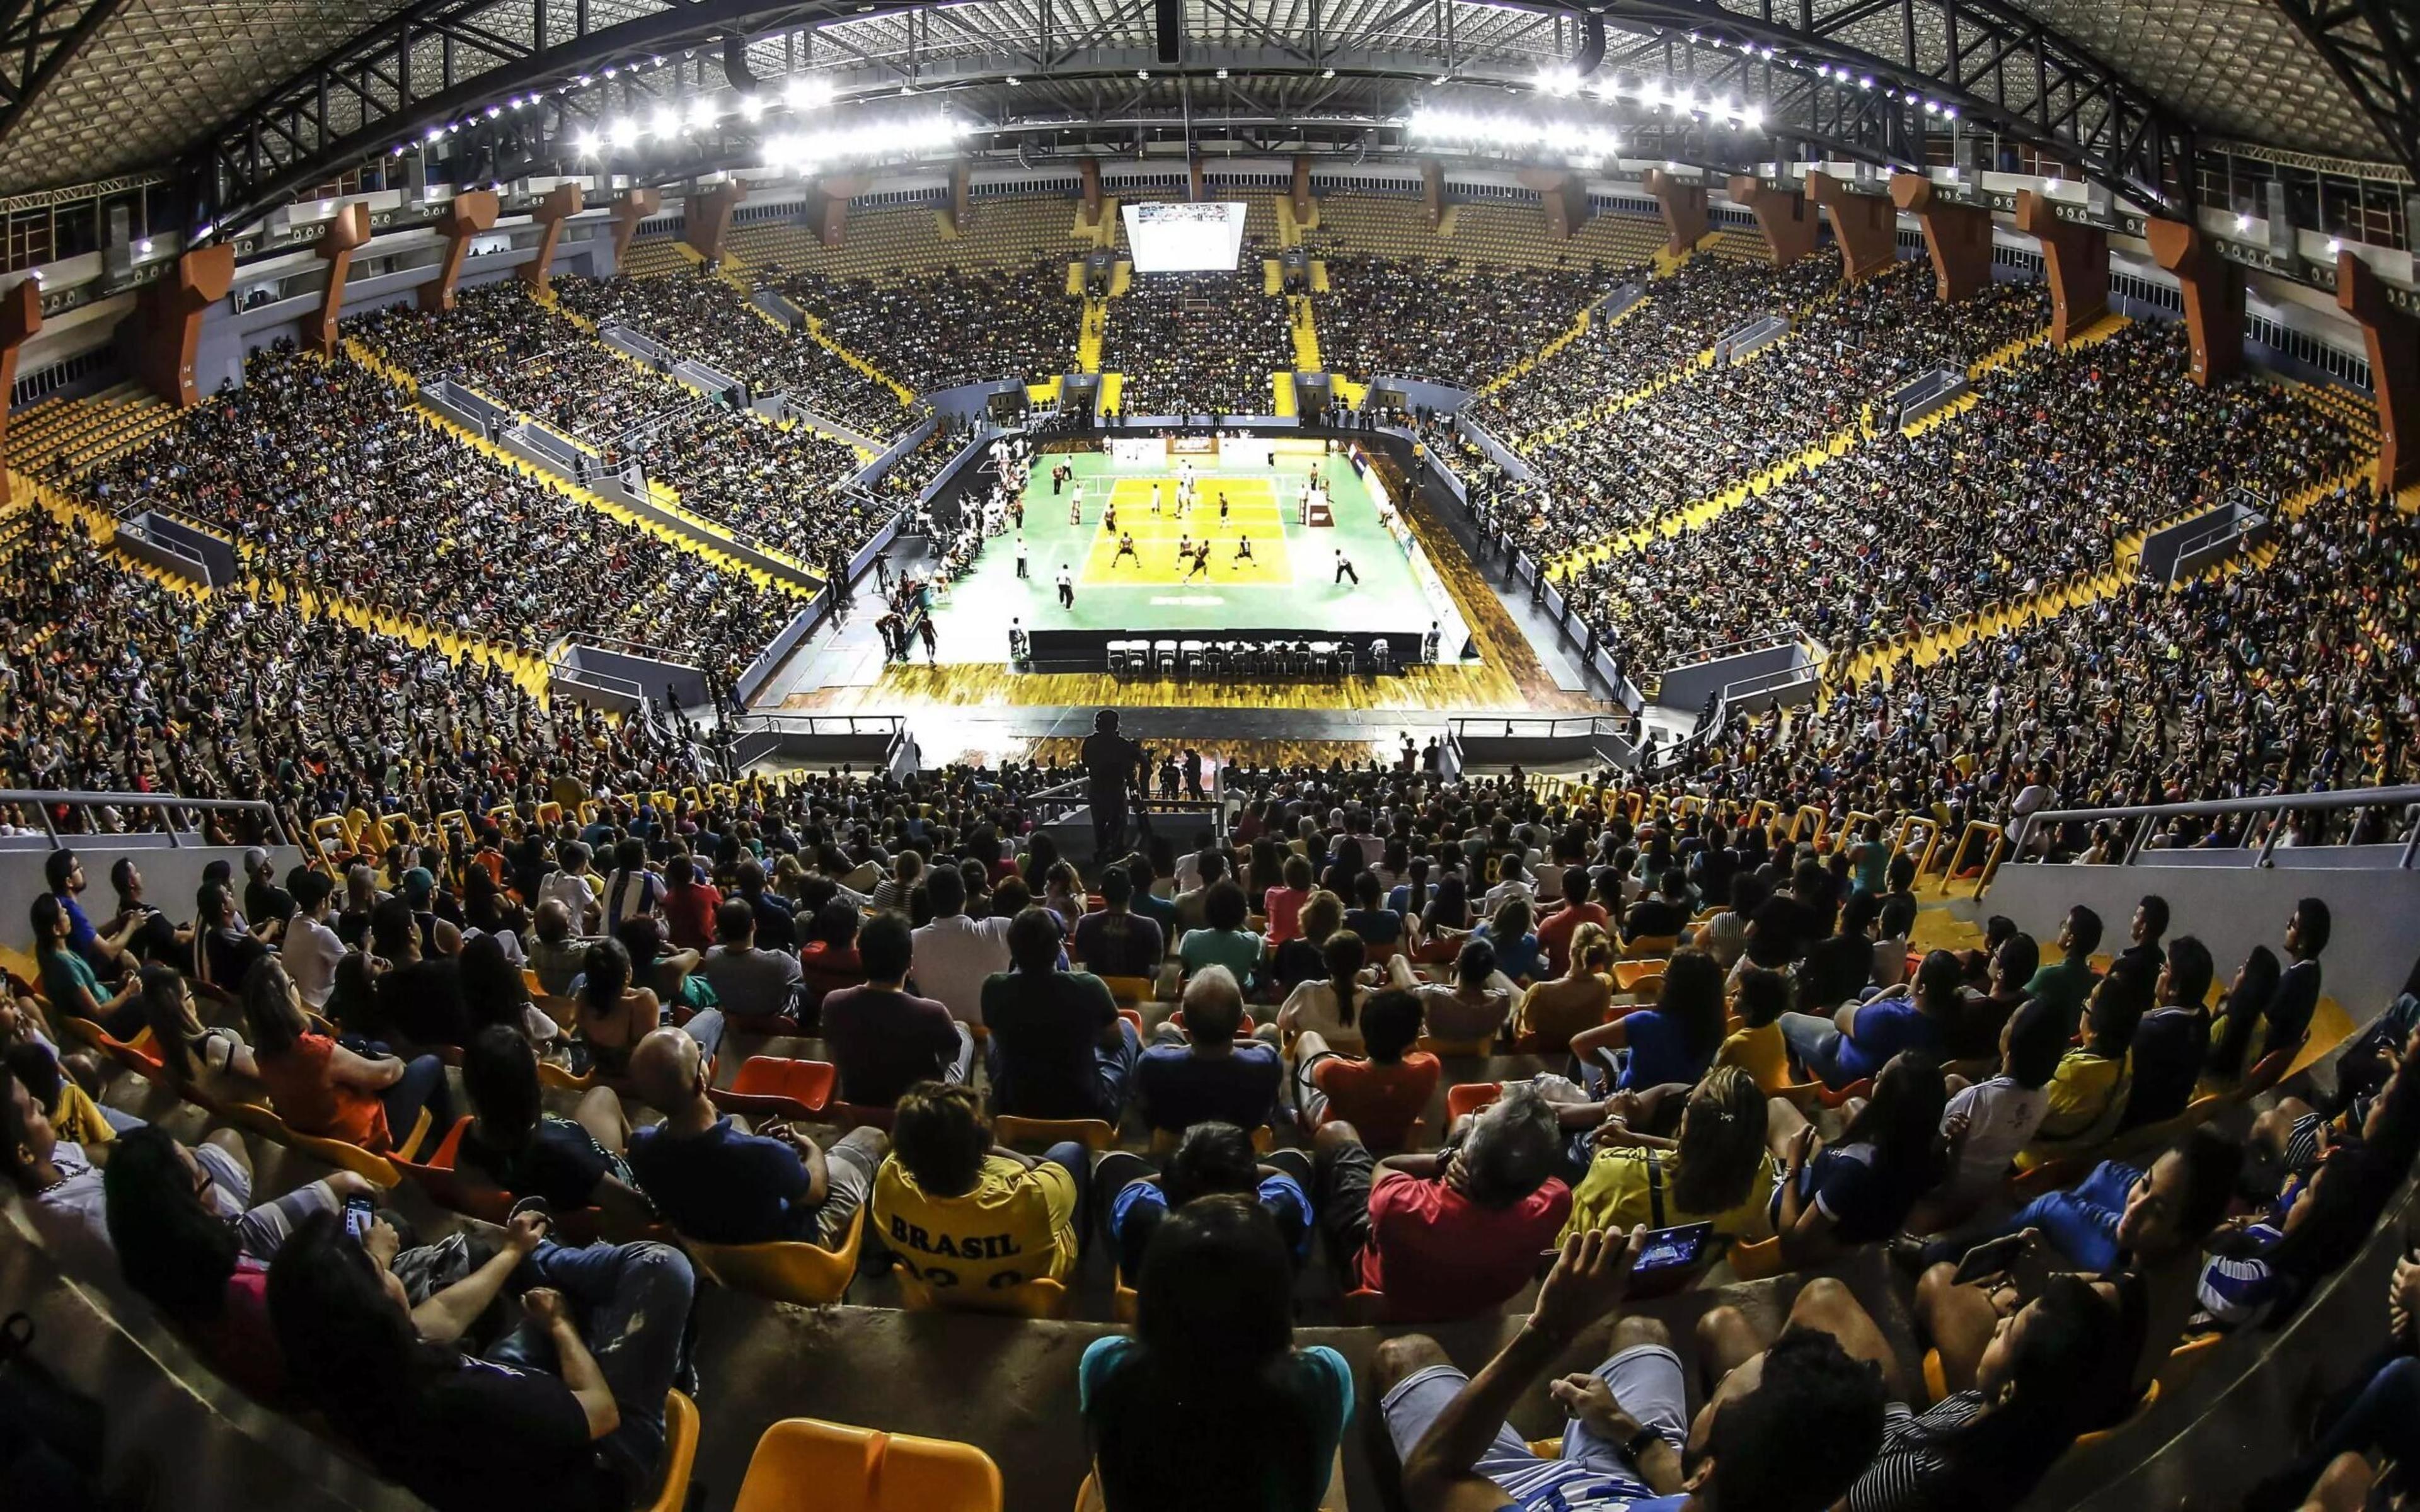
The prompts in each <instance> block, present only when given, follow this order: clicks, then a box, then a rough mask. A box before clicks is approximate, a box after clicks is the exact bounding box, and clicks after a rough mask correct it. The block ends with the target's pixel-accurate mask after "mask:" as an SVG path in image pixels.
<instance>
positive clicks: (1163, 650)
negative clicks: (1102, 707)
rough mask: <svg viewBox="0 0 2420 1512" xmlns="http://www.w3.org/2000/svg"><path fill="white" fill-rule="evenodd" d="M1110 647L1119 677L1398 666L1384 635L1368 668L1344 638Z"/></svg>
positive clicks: (1312, 673) (1295, 673) (1319, 672)
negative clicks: (1393, 660)
mask: <svg viewBox="0 0 2420 1512" xmlns="http://www.w3.org/2000/svg"><path fill="white" fill-rule="evenodd" d="M1371 652H1372V654H1371V656H1370V660H1369V663H1368V665H1367V666H1366V667H1365V666H1363V664H1362V663H1361V661H1360V658H1359V657H1357V656H1355V654H1354V651H1353V645H1352V642H1350V641H1345V640H1112V641H1110V642H1109V672H1110V674H1111V675H1112V676H1116V677H1259V678H1272V677H1350V676H1352V675H1353V674H1354V673H1355V672H1356V671H1391V670H1392V665H1393V664H1392V658H1391V657H1390V656H1389V655H1388V650H1387V642H1386V641H1385V640H1377V641H1374V642H1373V643H1372V647H1371Z"/></svg>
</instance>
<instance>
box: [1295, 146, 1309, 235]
mask: <svg viewBox="0 0 2420 1512" xmlns="http://www.w3.org/2000/svg"><path fill="white" fill-rule="evenodd" d="M1293 199H1294V219H1295V224H1297V225H1299V224H1302V223H1303V222H1305V221H1308V220H1310V219H1311V155H1310V154H1309V153H1306V152H1297V153H1295V155H1294V190H1293Z"/></svg>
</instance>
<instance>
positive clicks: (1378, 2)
mask: <svg viewBox="0 0 2420 1512" xmlns="http://www.w3.org/2000/svg"><path fill="white" fill-rule="evenodd" d="M2322 3H2325V0H1797V3H1795V4H1792V3H1791V0H1779V3H1776V0H1592V3H1591V8H1597V9H1601V10H1602V11H1603V12H1604V13H1605V15H1606V19H1607V21H1608V23H1609V24H1610V27H1611V36H1610V38H1609V46H1608V51H1607V55H1606V67H1607V68H1608V69H1611V68H1617V67H1620V66H1621V64H1622V63H1623V62H1624V61H1625V60H1631V59H1637V58H1638V57H1640V56H1641V55H1642V53H1643V51H1644V50H1646V49H1651V48H1662V47H1664V46H1665V45H1666V39H1669V38H1671V37H1674V36H1676V35H1677V34H1679V33H1681V32H1683V31H1685V30H1689V29H1692V28H1694V27H1699V26H1706V27H1711V28H1713V29H1715V30H1727V29H1730V28H1731V27H1732V26H1734V25H1738V26H1744V27H1745V28H1746V29H1747V30H1749V31H1750V32H1754V31H1755V30H1756V29H1757V28H1758V27H1760V26H1761V27H1762V28H1764V29H1765V35H1767V36H1768V37H1769V36H1771V35H1772V33H1773V31H1774V29H1776V28H1778V29H1781V30H1785V31H1794V32H1799V33H1803V34H1812V35H1819V36H1821V37H1822V38H1823V39H1825V42H1826V45H1827V46H1830V47H1834V48H1841V49H1849V50H1853V51H1854V52H1860V53H1865V54H1876V55H1880V56H1882V57H1884V58H1886V59H1887V58H1896V57H1908V56H1912V57H1914V58H1916V59H1917V60H1919V61H1922V60H1924V59H1927V58H1931V59H1932V60H1933V66H1935V67H1945V68H1946V65H1944V64H1943V63H1942V62H1941V60H1942V59H1944V58H1946V56H1947V52H1948V49H1949V47H1950V46H1951V44H1952V43H1953V42H1955V43H1956V44H1957V45H1958V47H1959V49H1960V55H1961V59H1962V63H1963V64H1965V66H1967V67H1969V68H1972V67H1974V66H1975V60H1976V58H1977V56H1978V54H1977V53H1975V52H1974V51H1971V50H1972V49H1974V48H1975V47H1976V45H1977V44H1976V43H1975V40H1974V38H1975V35H1976V34H1977V33H1978V31H1981V30H1983V29H1985V28H1986V27H1990V26H2000V27H2004V28H2007V29H2008V30H2009V33H2010V34H2011V35H2013V34H2014V33H2015V32H2016V31H2018V30H2023V31H2025V32H2029V33H2032V34H2034V35H2036V36H2040V37H2045V38H2047V39H2049V41H2050V42H2051V43H2052V44H2054V45H2055V48H2056V49H2057V50H2058V51H2060V52H2061V53H2064V54H2071V55H2073V56H2075V57H2079V58H2083V59H2086V61H2087V62H2088V63H2089V65H2090V66H2092V67H2093V68H2096V69H2099V68H2102V67H2105V69H2106V70H2107V71H2108V72H2109V73H2111V74H2114V75H2117V76H2119V77H2121V78H2122V80H2123V81H2124V82H2125V83H2126V84H2127V85H2132V86H2133V87H2134V88H2136V89H2138V90H2139V91H2140V92H2141V94H2142V95H2143V96H2144V97H2146V100H2147V101H2148V102H2149V104H2150V105H2151V106H2152V107H2154V108H2155V109H2160V110H2164V112H2166V113H2172V114H2173V116H2175V117H2176V118H2177V120H2178V121H2179V122H2180V124H2183V125H2185V126H2188V127H2191V128H2193V129H2195V130H2197V131H2202V132H2205V133H2208V134H2211V135H2214V136H2225V137H2233V138H2241V139H2244V140H2248V141H2252V142H2257V143H2259V144H2261V145H2264V146H2269V147H2285V148H2290V149H2296V150H2301V151H2307V152H2315V153H2324V154H2328V155H2332V156H2336V157H2342V158H2348V159H2354V160H2364V161H2382V162H2399V163H2402V164H2403V165H2405V166H2406V167H2407V168H2408V167H2409V166H2410V164H2411V161H2412V156H2413V153H2414V150H2415V147H2414V143H2413V142H2412V141H2411V140H2408V139H2407V138H2409V137H2410V136H2411V134H2412V123H2413V121H2414V120H2415V118H2420V115H2415V112H2414V111H2413V109H2412V101H2413V97H2414V93H2415V88H2420V85H2415V81H2414V74H2415V72H2420V69H2415V66H2414V62H2413V58H2414V55H2415V53H2420V20H2415V19H2412V14H2413V12H2414V10H2415V9H2420V8H2412V7H2409V6H2408V5H2406V4H2405V0H2335V4H2334V6H2333V8H2332V9H2329V10H2326V11H2316V10H2315V9H2314V7H2315V6H2317V5H2319V4H2322ZM1184 7H1185V15H1186V26H1187V39H1188V45H1190V46H1202V47H1215V48H1222V49H1233V50H1239V55H1241V54H1243V53H1253V54H1256V55H1258V56H1260V57H1263V58H1264V59H1265V60H1266V68H1267V69H1269V70H1270V71H1272V72H1275V73H1281V74H1302V73H1304V72H1306V71H1307V70H1308V73H1309V81H1310V82H1309V85H1307V86H1305V85H1302V84H1301V83H1299V82H1298V81H1297V82H1293V83H1289V84H1288V85H1287V87H1288V88H1289V89H1294V90H1295V91H1296V93H1295V96H1294V97H1293V98H1294V99H1295V100H1296V101H1297V102H1299V101H1301V100H1310V99H1311V98H1313V97H1323V92H1322V90H1321V88H1320V87H1319V86H1320V85H1329V84H1332V85H1333V87H1331V88H1328V89H1327V90H1326V91H1325V96H1324V97H1323V98H1326V97H1333V98H1336V99H1338V100H1343V101H1347V102H1350V101H1351V100H1353V99H1354V98H1355V95H1354V90H1355V85H1353V82H1352V80H1351V79H1350V78H1349V77H1348V78H1347V79H1345V80H1344V81H1342V83H1336V82H1334V81H1328V80H1323V79H1321V78H1320V76H1319V73H1318V71H1317V69H1318V67H1319V66H1322V65H1324V66H1327V67H1335V68H1340V69H1344V70H1345V71H1346V73H1347V74H1348V75H1350V74H1354V73H1359V74H1360V75H1361V76H1362V77H1364V78H1369V77H1372V76H1376V77H1379V78H1382V79H1386V78H1392V79H1395V80H1397V81H1402V82H1409V81H1412V80H1415V79H1419V80H1421V81H1422V82H1425V75H1426V73H1427V70H1430V69H1442V71H1443V72H1444V73H1455V72H1459V71H1460V70H1463V69H1495V70H1497V72H1499V73H1503V72H1506V71H1509V70H1520V69H1541V68H1548V67H1553V66H1556V65H1559V64H1561V63H1563V62H1566V61H1568V60H1569V59H1570V58H1571V57H1572V56H1573V55H1574V54H1575V52H1576V51H1577V48H1578V44H1579V40H1580V36H1581V26H1580V23H1579V21H1578V19H1577V16H1576V14H1575V10H1574V9H1573V8H1569V7H1553V6H1545V5H1540V4H1535V3H1520V4H1504V3H1479V0H1184ZM1953 11H1954V12H1956V14H1955V15H1953V14H1952V12H1953ZM0 17H5V18H6V24H5V26H0V41H5V42H6V44H7V45H6V47H5V48H0V60H5V61H0V193H5V192H14V191H19V190H23V189H29V188H34V187H38V186H43V185H51V184H59V183H68V182H75V181H81V180H85V179H92V178H99V177H103V176H106V175H110V174H115V173H122V172H127V171H132V170H136V169H142V168H150V167H160V166H164V165H167V164H168V163H170V162H173V161H175V160H177V159H178V158H180V157H184V156H186V155H188V154H194V153H196V152H197V151H200V150H203V149H207V148H209V147H210V146H211V144H212V143H213V140H214V139H216V140H217V141H218V142H219V143H220V144H221V147H220V150H221V151H222V153H223V154H224V152H225V141H226V138H227V135H228V132H229V130H230V128H231V125H233V126H235V127H236V129H239V130H249V131H253V132H254V133H255V135H256V137H259V138H261V139H263V143H264V146H263V150H265V152H266V153H267V155H268V156H269V157H271V158H275V159H277V160H278V161H279V162H281V163H287V164H290V165H294V166H297V167H300V166H302V165H303V164H305V163H307V164H308V165H309V166H310V167H312V168H314V169H324V168H325V167H326V159H327V157H328V154H329V151H330V149H332V148H335V147H351V146H358V145H361V144H360V143H356V142H354V141H353V138H355V137H359V138H361V139H363V141H366V138H368V137H369V136H370V135H372V134H375V132H376V131H378V130H379V129H380V128H382V127H383V128H388V129H392V127H393V126H394V125H395V124H396V123H397V122H400V121H401V120H402V118H403V116H404V115H405V114H406V112H405V111H404V110H403V109H401V108H399V107H405V106H410V105H417V104H425V103H428V102H431V101H434V100H440V99H445V98H449V97H452V96H456V95H460V94H462V93H463V92H464V91H465V90H471V91H473V92H475V87H476V85H477V83H478V80H479V78H480V76H481V75H483V74H489V73H492V74H493V75H494V77H495V78H496V79H497V80H498V81H499V82H498V83H497V84H496V85H494V89H495V91H496V92H497V93H499V94H501V93H502V92H503V91H504V90H505V89H507V88H517V87H519V86H520V83H521V82H523V81H524V76H525V75H529V76H530V77H529V78H528V80H527V82H537V81H536V79H535V77H534V75H535V72H536V71H537V70H535V69H533V68H532V67H531V65H534V64H535V63H537V62H539V61H541V60H552V61H555V62H561V61H563V60H565V59H567V58H570V57H571V56H572V55H573V54H577V53H580V52H581V51H582V49H583V48H584V47H585V46H586V44H587V43H589V42H591V41H594V42H595V43H596V44H597V46H596V49H595V52H596V57H597V62H599V63H600V64H601V63H602V62H603V61H605V60H606V58H607V57H608V56H610V55H611V53H612V51H613V49H612V44H611V43H610V41H609V40H608V39H610V38H611V37H612V36H613V31H614V29H615V28H617V27H619V28H621V29H622V30H624V31H627V32H632V33H634V34H635V33H639V32H644V33H646V34H648V35H650V36H652V37H654V38H656V39H657V40H655V41H654V42H653V43H651V44H650V45H652V46H654V47H671V48H678V47H681V46H684V45H686V46H688V47H691V48H696V47H698V46H700V44H705V46H706V55H708V56H709V57H710V56H711V55H712V51H713V48H714V46H715V44H716V38H717V35H718V34H720V33H721V32H724V31H728V30H737V31H739V32H742V33H744V34H745V35H746V36H747V37H749V38H750V39H751V45H750V60H751V65H752V67H753V68H754V69H756V71H758V72H759V73H761V74H765V75H768V76H771V75H778V74H780V73H783V72H785V71H788V69H790V68H792V67H797V66H801V65H802V63H812V64H814V65H815V66H833V67H843V68H871V69H878V70H890V71H892V72H895V73H897V74H898V76H899V77H900V78H901V79H902V80H903V81H905V80H909V79H913V78H916V77H918V76H919V75H920V73H922V72H923V70H927V69H935V68H943V69H948V68H952V67H956V68H960V69H964V68H965V67H966V66H967V65H968V64H969V62H970V60H971V61H974V62H980V61H981V60H985V59H990V60H994V61H995V62H996V63H1000V64H1001V66H1004V67H1008V68H1016V67H1019V66H1020V64H1022V66H1023V68H1024V70H1025V74H1026V75H1028V76H1029V77H1024V78H1022V79H1021V81H1020V82H1021V84H1024V85H1030V86H1032V87H1033V88H1034V89H1036V90H1037V91H1041V92H1038V93H1037V94H1035V95H1034V96H1033V97H1032V99H1034V100H1038V101H1042V102H1045V104H1046V105H1047V107H1051V108H1065V109H1070V110H1076V109H1081V108H1084V107H1085V106H1086V104H1087V103H1088V102H1091V103H1097V100H1098V93H1097V90H1096V89H1091V88H1089V87H1088V86H1085V85H1076V86H1074V87H1072V88H1070V87H1069V86H1068V85H1052V84H1051V83H1050V81H1049V76H1050V75H1051V74H1052V73H1054V72H1056V71H1058V70H1059V66H1060V65H1061V64H1062V63H1063V62H1066V61H1069V60H1079V59H1082V58H1085V57H1090V56H1097V55H1103V54H1117V53H1121V52H1130V51H1137V50H1141V51H1148V50H1150V49H1151V48H1152V47H1153V44H1154V39H1155V33H1154V21H1153V6H1152V5H1151V4H1150V3H1149V0H959V3H953V4H940V5H932V6H902V5H892V6H888V7H876V6H875V5H872V4H835V3H831V0H821V3H812V0H791V3H789V4H787V5H767V4H762V3H758V4H752V5H751V4H740V3H735V0H681V3H677V4H664V3H661V0H412V3H411V4H409V5H397V4H396V3H395V0H242V3H233V4H231V3H226V0H0ZM625 23H638V24H636V25H627V24H625ZM1961 26H1963V27H1965V29H1966V31H1965V36H1964V37H1961V36H1960V35H1959V28H1960V27H1961ZM382 29H383V31H382ZM380 35H384V36H387V37H389V38H390V39H393V38H396V37H398V36H400V37H401V38H402V39H403V40H402V41H401V43H400V45H401V47H403V48H404V49H406V50H408V54H409V56H410V58H411V64H410V68H409V73H410V75H411V79H410V88H409V91H408V95H407V94H405V93H404V92H402V91H399V90H397V89H396V85H397V84H398V83H399V82H400V81H398V80H397V79H396V78H395V77H394V75H395V74H396V73H397V72H400V71H403V70H401V69H396V68H394V67H393V60H394V59H396V58H400V57H401V56H403V55H405V53H404V52H401V51H396V50H395V49H394V48H393V47H390V48H389V51H388V58H389V66H388V67H386V68H384V69H380V68H379V67H377V66H376V65H377V59H376V57H375V56H374V54H373V52H372V51H371V49H372V46H373V39H376V38H377V37H379V36H380ZM2381 38H2383V40H2384V42H2385V44H2386V45H2384V46H2381V45H2380V44H2381ZM2000 51H2001V52H2002V53H2004V54H2005V53H2006V52H2007V51H2008V49H2007V48H2006V47H2005V46H2002V47H2001V48H2000ZM623 55H624V56H625V57H627V56H628V50H627V49H625V50H623ZM349 58H350V59H356V60H360V61H362V62H363V63H364V65H365V68H364V69H362V70H360V71H356V72H355V74H354V75H353V78H354V80H355V82H356V83H357V85H359V86H360V89H361V91H362V94H363V95H364V97H365V98H364V99H362V100H352V99H350V97H349V95H348V94H347V91H346V90H345V89H342V88H339V89H337V90H335V91H334V93H333V94H331V93H330V92H328V91H327V89H326V88H325V87H324V86H319V85H314V84H313V83H312V81H313V80H314V78H315V75H316V76H318V77H325V76H326V73H327V72H329V71H334V73H335V75H336V77H337V79H338V80H339V82H341V81H342V80H343V78H344V75H343V73H342V71H341V69H329V66H330V65H339V64H342V63H343V62H345V61H346V60H348V59H349ZM1984 64H1985V66H1986V67H1989V66H1990V59H1989V57H1988V55H1987V56H1985V57H1984ZM516 65H520V66H521V71H520V72H516V71H515V66H516ZM703 66H704V65H701V67H703ZM715 68H716V75H715V76H716V79H717V81H718V82H719V79H720V68H719V64H716V65H715ZM2030 68H2031V63H2030V60H2025V61H2024V63H2023V66H2022V67H2019V68H2010V67H2009V66H2008V64H2007V63H2005V62H2004V63H2002V64H2000V66H1999V67H1998V68H1997V69H1996V70H1995V71H1996V72H1997V74H1998V75H2000V76H2001V77H2000V79H1999V85H2000V87H2002V88H2003V89H2004V90H2005V89H2006V88H2008V87H2009V81H2008V79H2007V77H2006V76H2007V75H2009V74H2010V73H2019V74H2024V73H2025V72H2027V70H2029V69H2030ZM507 79H509V80H512V81H513V82H512V83H509V84H507V83H504V82H503V81H505V80H507ZM298 87H301V88H303V89H304V90H306V91H312V90H315V89H316V91H317V97H318V100H319V101H320V102H321V110H320V112H319V114H320V116H322V117H323V119H322V120H317V121H315V122H314V132H313V133H310V139H309V140H297V141H294V142H292V143H290V144H287V143H286V142H282V141H280V140H277V138H278V137H279V136H280V128H279V127H278V126H277V125H276V123H275V121H274V120H273V119H271V118H268V117H262V116H255V117H254V118H253V124H251V125H248V126H246V125H243V124H242V123H244V122H245V120H246V113H247V112H250V111H255V110H256V109H257V108H258V107H260V106H261V105H262V104H263V103H264V102H266V101H268V100H272V99H274V98H276V97H278V96H280V95H281V94H284V95H286V96H288V97H290V96H291V95H292V94H293V92H294V91H295V89H296V88H298ZM1747 87H1748V92H1749V95H1750V98H1751V99H1753V97H1754V93H1755V89H1754V85H1753V84H1752V83H1750V84H1749V85H1748V86H1747ZM2031 87H2032V85H2031V84H2030V83H2029V82H2028V79H2026V78H2023V77H2021V78H2019V79H2017V80H2016V81H2015V92H2016V93H2017V94H2019V95H2023V94H2025V93H2026V92H2028V90H2029V89H2030V88H2031ZM1052 91H1056V92H1057V93H1059V94H1062V95H1063V96H1064V98H1060V99H1054V98H1053V93H1052ZM1393 93H1395V94H1397V95H1400V93H1401V91H1400V89H1398V90H1396V91H1394V92H1393ZM2091 93H2092V92H2091V91H2090V90H2089V89H2087V90H2086V91H2085V95H2086V102H2085V103H2083V104H2081V105H2079V107H2078V108H2079V110H2080V111H2082V112H2083V113H2084V115H2086V116H2088V115H2089V114H2090V113H2091V111H2092V109H2093V108H2094V106H2093V105H2092V104H2091V103H2090V95H2091ZM1387 94H1388V92H1387V91H1368V92H1365V93H1364V95H1363V96H1362V97H1361V98H1363V99H1364V100H1366V101H1367V102H1371V103H1378V102H1381V101H1383V100H1384V99H1385V98H1386V96H1387ZM373 97H382V98H373ZM2079 119H2081V117H2079ZM264 120H265V121H267V124H266V125H263V124H260V123H261V122H263V121H264ZM2390 133H2392V134H2390ZM288 145H290V146H291V147H292V149H293V150H292V155H291V156H290V157H287V156H285V155H284V150H285V148H286V147H287V146H288ZM382 146H383V144H380V147H382ZM378 149H379V147H371V148H370V150H372V151H375V150H378ZM361 155H366V153H364V154H361Z"/></svg>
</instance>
